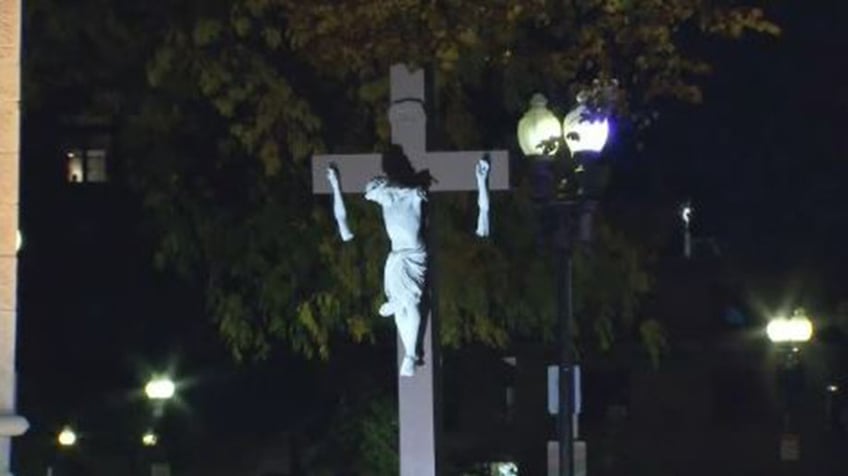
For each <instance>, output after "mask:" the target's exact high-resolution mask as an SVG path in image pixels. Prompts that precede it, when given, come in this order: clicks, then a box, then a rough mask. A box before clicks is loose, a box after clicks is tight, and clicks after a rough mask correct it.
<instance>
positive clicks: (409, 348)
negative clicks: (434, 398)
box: [395, 304, 421, 377]
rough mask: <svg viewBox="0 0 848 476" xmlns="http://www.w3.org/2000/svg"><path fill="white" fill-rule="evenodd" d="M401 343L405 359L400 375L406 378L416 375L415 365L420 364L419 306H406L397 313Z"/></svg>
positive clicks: (396, 319)
mask: <svg viewBox="0 0 848 476" xmlns="http://www.w3.org/2000/svg"><path fill="white" fill-rule="evenodd" d="M395 325H396V326H397V330H398V335H399V336H400V341H401V343H402V344H403V351H404V357H403V361H402V362H401V364H400V374H401V375H403V376H405V377H411V376H413V375H415V365H416V364H417V363H418V351H417V348H418V346H417V344H418V327H419V326H420V325H421V312H420V311H419V309H418V306H416V305H414V304H413V305H411V306H404V307H403V309H401V310H400V312H396V313H395Z"/></svg>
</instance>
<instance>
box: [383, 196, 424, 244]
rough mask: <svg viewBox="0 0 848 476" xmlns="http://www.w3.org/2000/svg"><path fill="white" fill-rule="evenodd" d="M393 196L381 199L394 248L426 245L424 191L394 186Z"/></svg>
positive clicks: (387, 228) (385, 221) (384, 218)
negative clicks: (423, 236)
mask: <svg viewBox="0 0 848 476" xmlns="http://www.w3.org/2000/svg"><path fill="white" fill-rule="evenodd" d="M392 192H393V193H392V194H391V198H390V199H386V200H380V201H379V203H380V205H382V208H383V220H384V223H385V226H386V233H388V235H389V240H391V243H392V250H405V249H416V248H423V247H424V240H423V238H422V236H421V202H422V201H423V200H424V197H423V193H422V192H421V191H420V190H419V189H411V188H394V190H392Z"/></svg>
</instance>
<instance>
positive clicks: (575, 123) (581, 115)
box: [562, 104, 610, 154]
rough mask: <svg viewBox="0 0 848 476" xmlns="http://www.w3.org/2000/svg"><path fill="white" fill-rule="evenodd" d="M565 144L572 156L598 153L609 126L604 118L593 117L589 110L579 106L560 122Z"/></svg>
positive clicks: (602, 147) (605, 141)
mask: <svg viewBox="0 0 848 476" xmlns="http://www.w3.org/2000/svg"><path fill="white" fill-rule="evenodd" d="M562 131H563V136H564V137H565V143H566V144H567V145H568V150H570V151H571V153H572V154H576V153H578V152H600V151H602V150H603V149H604V146H605V145H606V143H607V138H608V137H609V132H610V126H609V120H608V119H607V118H606V117H599V116H597V115H593V114H592V113H591V112H590V111H589V108H587V107H586V106H585V105H583V104H580V105H578V106H577V107H575V108H574V109H572V110H571V112H569V113H568V115H566V116H565V119H563V121H562Z"/></svg>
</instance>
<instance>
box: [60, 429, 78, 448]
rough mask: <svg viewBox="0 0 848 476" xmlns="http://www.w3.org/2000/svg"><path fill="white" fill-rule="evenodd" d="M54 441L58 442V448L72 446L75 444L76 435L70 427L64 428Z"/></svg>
mask: <svg viewBox="0 0 848 476" xmlns="http://www.w3.org/2000/svg"><path fill="white" fill-rule="evenodd" d="M56 441H58V442H59V446H74V445H75V444H76V443H77V434H76V433H74V430H72V429H71V427H69V426H66V427H65V428H63V429H62V431H60V432H59V435H58V436H57V437H56Z"/></svg>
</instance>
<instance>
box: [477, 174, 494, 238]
mask: <svg viewBox="0 0 848 476" xmlns="http://www.w3.org/2000/svg"><path fill="white" fill-rule="evenodd" d="M490 167H491V165H490V164H489V161H488V160H486V158H483V159H480V160H479V161H477V167H476V168H475V170H474V172H475V175H476V176H477V206H478V207H479V212H478V214H477V232H476V233H477V236H480V237H486V236H489V184H488V178H489V168H490Z"/></svg>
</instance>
